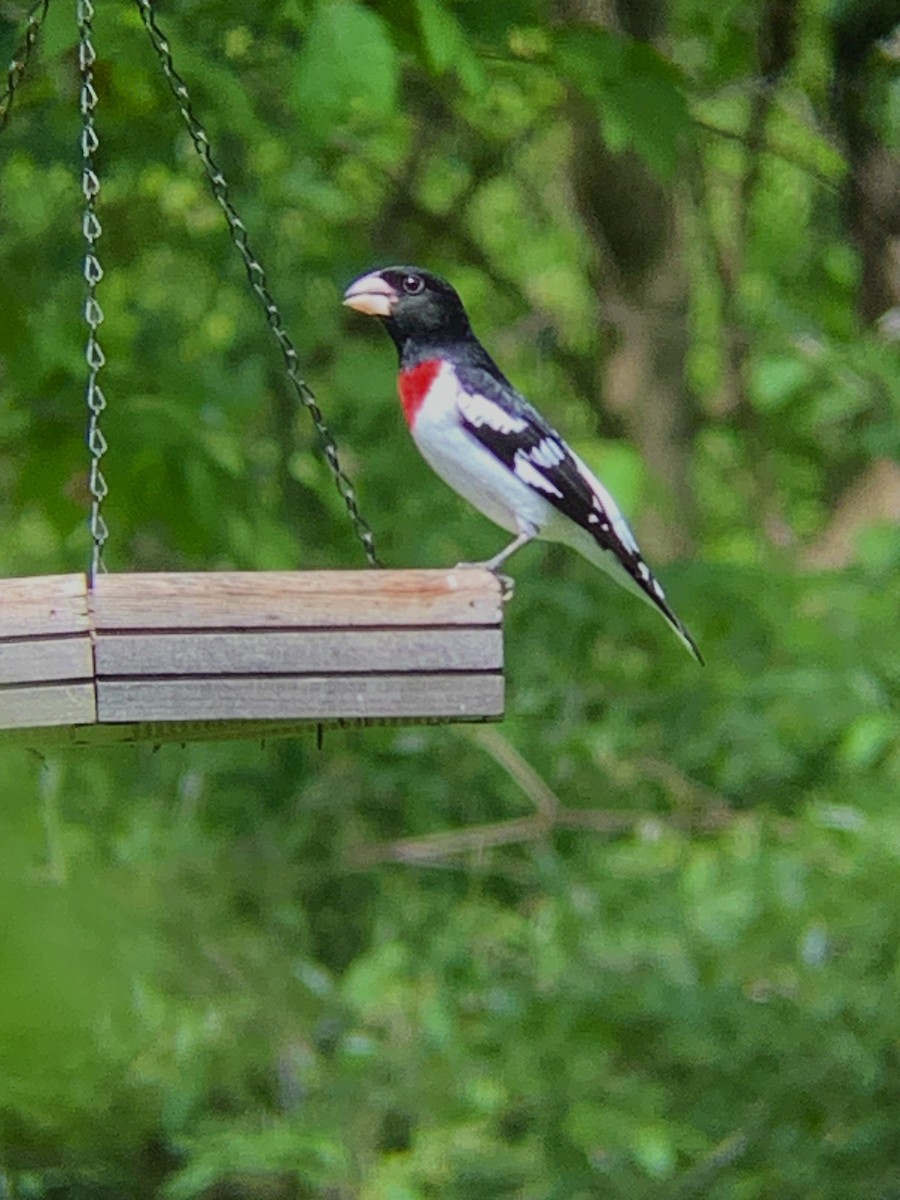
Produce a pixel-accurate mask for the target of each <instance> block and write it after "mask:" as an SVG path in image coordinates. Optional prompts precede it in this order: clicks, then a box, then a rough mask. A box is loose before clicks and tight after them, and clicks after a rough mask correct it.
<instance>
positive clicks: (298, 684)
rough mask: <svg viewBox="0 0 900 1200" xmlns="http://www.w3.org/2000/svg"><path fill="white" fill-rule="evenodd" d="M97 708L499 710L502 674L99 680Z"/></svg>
mask: <svg viewBox="0 0 900 1200" xmlns="http://www.w3.org/2000/svg"><path fill="white" fill-rule="evenodd" d="M97 710H98V716H99V719H100V721H102V722H107V721H108V722H135V721H169V720H173V721H190V720H200V721H203V720H234V719H236V718H243V719H248V720H252V719H274V718H281V719H296V720H301V721H306V720H309V721H316V720H320V719H321V720H328V719H335V718H342V717H343V718H361V717H366V718H370V719H378V718H388V719H390V718H397V717H412V718H414V717H447V718H453V717H456V718H465V717H490V716H497V717H499V716H501V715H502V713H503V677H502V675H500V674H487V673H486V674H473V675H465V674H459V675H364V676H340V675H337V676H307V677H305V678H302V679H281V678H270V679H257V678H253V679H227V678H220V679H172V680H159V679H154V680H128V681H118V680H115V681H112V680H106V681H104V680H100V682H99V683H98V685H97Z"/></svg>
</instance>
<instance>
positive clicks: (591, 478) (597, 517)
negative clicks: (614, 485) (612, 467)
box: [573, 455, 641, 556]
mask: <svg viewBox="0 0 900 1200" xmlns="http://www.w3.org/2000/svg"><path fill="white" fill-rule="evenodd" d="M573 458H574V459H575V465H576V466H577V467H578V472H579V474H580V475H581V478H582V479H583V480H584V481H585V483H586V484H587V485H588V487H589V488H590V489H591V492H592V493H593V497H594V508H595V509H596V512H592V513H591V514H590V515H589V516H588V523H589V524H591V525H599V527H600V529H601V531H602V532H603V533H608V532H609V531H610V530H612V532H613V533H614V534H615V535H616V537H617V538H618V539H619V541H620V542H621V543H622V545H623V546H625V547H626V549H628V550H630V551H631V552H632V554H637V555H638V556H640V553H641V552H640V549H639V547H638V544H637V541H636V540H635V536H634V534H633V533H632V532H631V529H630V528H629V526H628V522H627V521H626V520H625V518H624V516H623V515H622V512H621V510H620V509H619V506H618V504H616V502H615V500H613V498H612V496H611V495H610V494H609V492H608V491H607V490H606V488H605V487H604V486H603V484H602V483H601V482H600V480H599V479H598V478H597V477H596V475H592V474H591V472H590V471H589V470H588V468H587V467H586V466H585V464H584V463H583V462H582V461H581V459H580V458H578V456H577V455H573Z"/></svg>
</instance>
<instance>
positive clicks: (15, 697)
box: [0, 681, 97, 729]
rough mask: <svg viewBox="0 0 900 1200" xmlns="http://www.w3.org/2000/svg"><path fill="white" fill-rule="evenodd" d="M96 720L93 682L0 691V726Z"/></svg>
mask: <svg viewBox="0 0 900 1200" xmlns="http://www.w3.org/2000/svg"><path fill="white" fill-rule="evenodd" d="M96 720H97V708H96V704H95V695H94V685H93V683H92V682H90V681H88V682H87V683H71V684H46V685H37V686H31V687H7V688H0V727H3V728H5V729H27V728H32V727H36V726H54V725H85V724H89V723H91V722H93V721H96Z"/></svg>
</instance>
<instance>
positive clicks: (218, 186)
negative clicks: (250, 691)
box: [135, 0, 381, 567]
mask: <svg viewBox="0 0 900 1200" xmlns="http://www.w3.org/2000/svg"><path fill="white" fill-rule="evenodd" d="M135 3H136V4H137V7H138V10H139V11H140V14H141V19H142V21H143V22H144V26H145V28H146V30H147V33H148V34H149V36H150V40H151V42H152V43H153V46H154V49H155V50H156V53H157V55H158V57H159V61H160V64H161V66H162V69H163V73H164V74H165V77H166V80H167V82H168V84H169V89H170V90H171V92H172V95H173V96H174V97H175V101H176V103H177V105H178V108H179V110H180V112H181V115H182V117H183V119H184V123H185V125H186V126H187V129H188V132H189V133H190V135H191V139H192V140H193V143H194V147H195V148H196V151H197V154H198V155H199V157H200V160H201V162H202V163H203V168H204V170H205V171H206V175H207V178H208V179H209V183H210V187H211V188H212V192H213V196H214V197H215V199H216V202H217V203H218V205H219V207H220V208H221V210H222V212H223V213H224V215H225V220H226V221H227V222H228V228H229V230H230V232H231V239H232V241H233V242H234V244H235V246H236V248H237V252H238V254H239V255H240V256H241V260H242V262H243V264H244V269H245V270H246V272H247V278H248V279H249V281H250V286H251V288H252V289H253V291H254V293H255V294H256V296H257V298H258V299H259V301H260V302H261V304H262V307H263V311H264V312H265V315H266V321H267V322H268V326H269V329H270V330H271V331H272V336H273V337H274V338H275V341H276V342H277V343H278V348H279V350H280V351H281V355H282V358H283V359H284V366H285V371H286V374H287V377H288V379H289V380H290V382H291V385H292V386H293V389H294V393H295V395H296V397H297V399H298V400H299V401H300V403H301V404H302V405H303V407H304V408H305V409H306V410H307V412H308V413H309V415H310V417H311V418H312V422H313V424H314V425H315V427H316V431H317V433H318V435H319V439H320V443H321V447H322V452H323V454H324V455H325V460H326V462H327V463H328V466H329V468H330V470H331V474H332V477H333V479H334V482H335V485H336V487H337V490H338V492H339V493H340V495H341V497H342V498H343V501H344V504H345V505H346V508H347V513H348V515H349V517H350V522H351V524H352V526H353V529H354V531H355V533H356V536H357V538H358V539H359V541H360V543H361V545H362V548H363V552H364V553H365V556H366V560H367V561H368V563H369V565H370V566H372V567H378V566H380V565H381V564H380V562H379V561H378V555H377V554H376V552H375V537H374V534H373V533H372V529H371V527H370V526H369V524H368V522H367V521H366V520H365V518H364V517H363V515H362V513H361V512H360V511H359V502H358V501H357V498H356V491H355V489H354V487H353V484H352V483H351V482H350V479H349V478H348V476H347V475H346V474H345V473H344V469H343V467H342V466H341V463H340V459H339V458H338V451H337V445H336V443H335V440H334V437H333V436H332V433H331V431H330V430H329V428H328V426H327V425H326V424H325V418H324V417H323V415H322V410H321V409H320V408H319V404H318V401H317V400H316V397H315V395H314V394H313V391H312V389H311V388H310V386H309V384H308V383H307V382H306V381H305V380H304V379H303V377H302V376H301V374H300V362H299V357H298V354H297V349H296V347H295V346H294V343H293V342H292V341H291V338H290V336H289V335H288V332H287V330H286V329H285V325H284V319H283V318H282V315H281V312H280V311H279V308H278V306H277V304H276V303H275V301H274V299H273V298H272V294H271V293H270V291H269V286H268V281H267V277H266V272H265V270H264V268H263V266H262V263H261V262H260V261H259V258H258V257H257V255H256V254H255V252H254V250H253V248H252V247H251V245H250V241H249V237H248V235H247V229H246V227H245V225H244V222H243V221H242V220H241V218H240V217H239V216H238V213H237V211H236V209H235V207H234V205H233V204H232V203H231V200H230V198H229V189H228V184H227V182H226V180H225V177H224V175H223V174H222V171H221V170H220V168H219V166H218V164H217V163H216V161H215V159H214V158H213V156H212V151H211V148H210V142H209V137H208V136H207V133H206V130H205V128H204V127H203V125H202V124H201V122H200V120H199V118H198V117H197V114H196V112H195V111H194V107H193V103H192V101H191V98H190V95H189V93H188V89H187V85H186V84H185V82H184V80H183V79H182V78H181V76H180V75H179V74H178V72H177V71H176V69H175V64H174V62H173V60H172V51H171V48H170V46H169V42H168V39H167V38H166V36H165V34H164V33H163V32H162V30H161V29H160V28H159V26H158V25H157V23H156V17H155V16H154V12H153V5H152V2H151V0H135Z"/></svg>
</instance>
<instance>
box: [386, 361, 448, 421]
mask: <svg viewBox="0 0 900 1200" xmlns="http://www.w3.org/2000/svg"><path fill="white" fill-rule="evenodd" d="M442 365H443V364H442V362H441V360H440V359H439V358H429V359H427V360H426V361H425V362H421V363H417V364H416V366H414V367H408V368H407V369H406V370H405V371H401V372H400V374H399V376H398V377H397V390H398V391H399V393H400V403H401V404H402V405H403V412H404V413H405V414H406V423H407V424H408V425H409V427H410V428H412V426H413V425H415V423H416V417H417V416H418V415H419V409H420V408H421V407H422V405H423V404H424V403H425V400H426V398H427V396H428V390H429V388H430V387H431V385H432V384H433V383H434V381H435V379H436V378H437V374H438V371H440V369H441V367H442Z"/></svg>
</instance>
